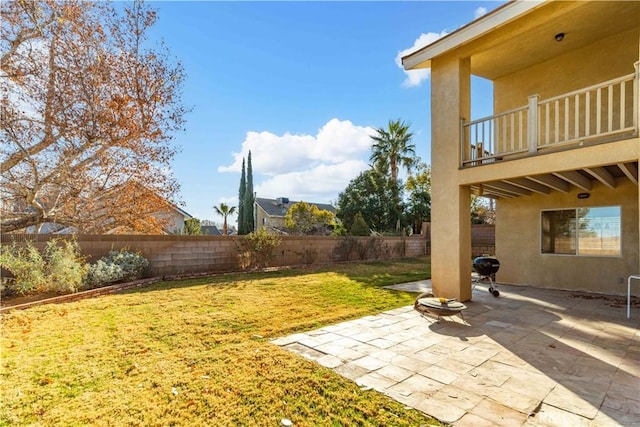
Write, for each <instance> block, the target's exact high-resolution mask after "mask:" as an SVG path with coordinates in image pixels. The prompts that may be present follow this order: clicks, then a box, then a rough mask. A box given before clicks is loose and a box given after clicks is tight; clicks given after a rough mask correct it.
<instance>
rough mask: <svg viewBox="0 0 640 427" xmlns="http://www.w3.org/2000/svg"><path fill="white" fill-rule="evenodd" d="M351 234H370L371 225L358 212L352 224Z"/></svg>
mask: <svg viewBox="0 0 640 427" xmlns="http://www.w3.org/2000/svg"><path fill="white" fill-rule="evenodd" d="M350 231H351V235H352V236H370V235H371V231H370V230H369V226H368V225H367V223H366V221H365V220H364V218H363V217H362V215H361V214H360V212H358V213H357V214H356V216H355V218H354V220H353V225H351V230H350Z"/></svg>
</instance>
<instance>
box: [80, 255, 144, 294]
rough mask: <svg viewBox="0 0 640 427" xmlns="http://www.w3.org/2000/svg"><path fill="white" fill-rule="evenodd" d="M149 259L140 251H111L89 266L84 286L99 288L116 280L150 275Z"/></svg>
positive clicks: (121, 280) (120, 280)
mask: <svg viewBox="0 0 640 427" xmlns="http://www.w3.org/2000/svg"><path fill="white" fill-rule="evenodd" d="M149 268H150V266H149V261H148V260H147V259H146V258H145V257H143V256H142V254H140V253H139V252H130V251H127V250H124V249H123V250H120V251H110V252H109V255H107V256H106V257H102V258H100V259H99V260H98V262H96V263H95V264H92V265H91V266H90V267H89V272H88V274H87V279H86V280H85V285H84V287H85V288H86V289H93V288H98V287H100V286H105V285H109V284H112V283H116V282H123V281H130V280H136V279H141V278H143V277H146V276H148V275H149Z"/></svg>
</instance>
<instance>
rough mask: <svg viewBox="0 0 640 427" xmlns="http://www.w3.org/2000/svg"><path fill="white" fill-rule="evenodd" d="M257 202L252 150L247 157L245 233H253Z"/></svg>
mask: <svg viewBox="0 0 640 427" xmlns="http://www.w3.org/2000/svg"><path fill="white" fill-rule="evenodd" d="M254 203H255V196H254V194H253V168H252V167H251V151H249V155H248V157H247V188H246V191H245V193H244V203H243V205H244V214H243V218H244V219H243V221H244V234H247V233H251V232H252V231H253V228H254V225H253V222H254V221H253V205H254Z"/></svg>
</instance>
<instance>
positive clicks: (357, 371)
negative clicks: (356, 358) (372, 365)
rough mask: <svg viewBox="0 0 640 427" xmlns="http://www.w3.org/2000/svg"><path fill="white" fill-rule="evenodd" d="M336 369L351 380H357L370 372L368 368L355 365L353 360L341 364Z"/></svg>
mask: <svg viewBox="0 0 640 427" xmlns="http://www.w3.org/2000/svg"><path fill="white" fill-rule="evenodd" d="M335 371H336V372H337V373H338V374H340V375H342V376H343V377H345V378H349V379H350V380H351V381H355V380H357V379H358V378H360V377H362V376H364V375H366V374H367V373H369V370H368V369H365V368H363V367H361V366H358V365H354V364H353V362H348V363H345V364H343V365H340V366H338V367H337V368H335Z"/></svg>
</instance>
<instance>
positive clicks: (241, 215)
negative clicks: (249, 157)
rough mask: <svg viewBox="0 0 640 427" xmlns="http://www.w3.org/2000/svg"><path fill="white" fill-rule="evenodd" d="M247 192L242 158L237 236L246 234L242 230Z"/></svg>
mask: <svg viewBox="0 0 640 427" xmlns="http://www.w3.org/2000/svg"><path fill="white" fill-rule="evenodd" d="M246 192H247V180H246V178H245V172H244V157H243V158H242V177H241V178H240V190H239V191H238V234H247V232H246V231H245V228H244V224H245V219H244V196H245V194H246Z"/></svg>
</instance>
